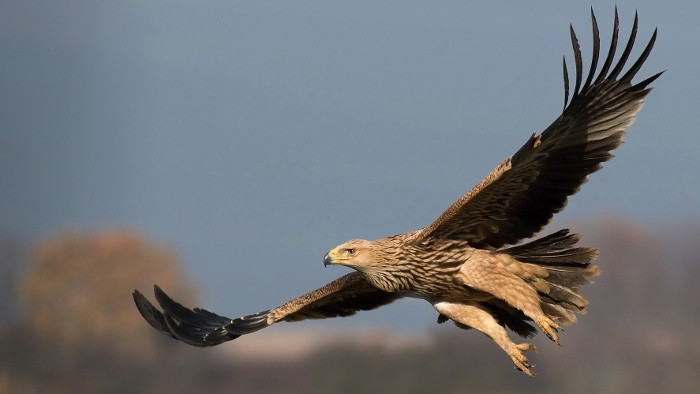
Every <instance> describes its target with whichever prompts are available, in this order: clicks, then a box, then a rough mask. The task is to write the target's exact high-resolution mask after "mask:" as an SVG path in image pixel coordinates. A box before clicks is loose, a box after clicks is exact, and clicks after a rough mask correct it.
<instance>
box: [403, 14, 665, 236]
mask: <svg viewBox="0 0 700 394" xmlns="http://www.w3.org/2000/svg"><path fill="white" fill-rule="evenodd" d="M591 20H592V24H593V58H592V61H591V65H590V71H589V73H588V77H587V78H586V80H585V82H584V83H583V85H581V82H582V74H583V71H582V68H583V66H582V60H581V51H580V49H579V45H578V40H577V38H576V35H575V33H574V30H573V28H571V42H572V45H573V49H574V59H575V62H576V85H575V88H574V93H573V96H572V98H571V103H570V104H568V97H569V77H568V72H567V68H566V61H564V90H565V102H564V107H565V109H564V111H563V113H562V114H561V116H559V118H557V119H556V120H555V121H554V123H552V124H551V125H550V126H549V127H548V128H547V129H546V130H545V131H544V132H542V133H541V134H540V135H537V136H535V135H534V134H533V136H532V137H531V138H530V139H529V140H528V141H527V142H526V143H525V145H523V147H522V148H520V150H518V152H517V153H515V154H514V155H513V156H511V157H510V158H508V159H506V160H505V161H504V162H503V163H501V164H500V165H499V166H498V167H497V168H496V169H495V170H494V171H493V172H491V173H490V174H489V175H488V176H487V177H486V178H485V179H484V180H483V181H481V183H479V184H478V185H476V186H475V187H474V188H473V189H472V190H470V191H469V192H468V193H467V194H465V195H464V196H462V197H461V198H460V199H459V200H457V201H456V202H454V203H453V204H452V205H451V206H450V207H449V208H448V209H447V210H446V211H445V212H444V213H443V214H442V215H441V216H440V217H439V218H438V219H437V220H436V221H435V222H434V223H433V224H431V225H430V226H428V227H426V228H425V229H423V230H422V231H421V232H419V233H417V235H416V236H415V237H414V238H413V239H412V240H411V242H415V243H417V242H422V241H427V240H430V239H431V238H440V239H462V240H467V241H468V242H469V243H470V244H471V245H473V246H474V247H478V248H489V247H491V248H499V247H501V246H503V245H505V244H514V243H516V242H518V241H519V240H522V239H524V238H528V237H531V236H533V235H534V234H535V233H537V232H538V231H540V230H541V229H542V228H543V227H544V226H545V225H546V224H547V223H548V222H549V221H550V220H551V218H552V216H553V215H554V214H555V213H557V212H559V211H561V210H562V209H563V208H564V206H565V205H566V202H567V198H568V196H570V195H572V194H574V193H576V192H577V191H578V190H579V188H580V187H581V185H582V184H583V183H584V182H585V181H586V179H587V178H588V175H589V174H591V173H593V172H595V171H597V170H598V169H600V168H601V163H603V162H605V161H607V160H609V159H610V158H612V157H613V154H612V153H610V151H611V150H613V149H615V148H617V147H618V146H620V145H621V144H622V143H623V137H624V135H625V128H626V127H628V126H629V125H631V124H632V122H633V121H634V118H635V114H636V113H637V112H638V111H639V110H640V108H641V107H642V104H643V98H644V97H645V96H646V95H647V94H648V93H649V91H650V90H651V88H648V87H647V86H648V85H649V84H650V83H651V82H652V81H654V80H655V79H656V78H657V77H658V76H659V75H661V73H658V74H656V75H654V76H652V77H650V78H648V79H646V80H644V81H642V82H639V83H637V84H632V78H634V76H635V75H636V74H637V72H638V71H639V69H640V68H641V66H642V64H643V63H644V61H645V60H646V59H647V56H648V55H649V53H650V52H651V49H652V47H653V46H654V41H655V40H656V30H655V31H654V34H653V35H652V37H651V40H650V41H649V43H648V44H647V46H646V48H645V49H644V51H643V52H642V54H641V55H640V56H639V59H638V60H637V61H636V62H635V63H634V64H633V65H632V66H631V67H630V68H629V70H628V71H627V72H626V73H625V74H623V75H622V76H621V77H619V75H620V73H621V71H622V69H623V67H624V66H625V63H626V62H627V59H628V57H629V55H630V52H631V51H632V46H633V44H634V40H635V37H636V34H637V15H636V14H635V17H634V26H633V28H632V33H631V35H630V39H629V41H628V42H627V45H626V46H625V49H624V51H623V53H622V55H621V57H620V59H619V60H618V62H617V64H616V65H615V66H614V67H613V68H612V71H609V70H610V67H611V65H612V62H613V57H614V55H615V49H616V46H617V36H618V30H619V21H618V15H617V9H616V10H615V25H614V29H613V36H612V43H611V45H610V50H609V51H608V55H607V58H606V59H605V62H604V64H603V67H602V68H601V69H600V72H599V73H598V76H597V78H595V79H594V74H595V73H596V69H597V65H598V57H599V53H600V38H599V34H598V24H597V22H596V19H595V15H594V14H593V10H591ZM567 104H568V106H567Z"/></svg>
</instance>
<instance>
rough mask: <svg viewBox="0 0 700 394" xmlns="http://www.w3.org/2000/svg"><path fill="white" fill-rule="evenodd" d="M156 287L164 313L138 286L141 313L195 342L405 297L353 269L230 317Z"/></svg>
mask: <svg viewBox="0 0 700 394" xmlns="http://www.w3.org/2000/svg"><path fill="white" fill-rule="evenodd" d="M154 290H155V296H156V300H157V301H158V304H160V306H161V308H163V311H160V310H158V308H156V307H155V306H153V304H151V303H150V302H149V301H148V300H147V299H146V297H144V296H143V294H141V293H140V292H139V291H138V290H134V293H133V296H134V302H135V303H136V307H137V308H138V310H139V312H141V316H143V318H144V319H146V321H147V322H148V323H149V324H150V325H151V326H153V327H154V328H156V329H157V330H158V331H161V332H163V333H164V334H166V335H169V336H171V337H173V338H175V339H179V340H180V341H182V342H185V343H188V344H190V345H193V346H214V345H218V344H220V343H223V342H226V341H230V340H232V339H236V338H238V337H239V336H241V335H244V334H249V333H251V332H254V331H257V330H260V329H262V328H265V327H267V326H269V325H272V324H274V323H277V322H279V321H289V322H293V321H299V320H306V319H325V318H330V317H341V316H350V315H353V314H355V313H356V312H357V311H361V310H370V309H375V308H378V307H380V306H382V305H386V304H388V303H390V302H392V301H394V300H396V299H397V298H400V297H401V295H398V294H396V293H387V292H385V291H382V290H379V289H377V288H376V287H374V286H372V285H371V284H369V282H367V281H366V280H365V279H364V278H363V277H362V275H361V274H360V273H358V272H353V273H351V274H348V275H345V276H342V277H340V278H338V279H336V280H334V281H333V282H331V283H329V284H327V285H325V286H323V287H321V288H319V289H316V290H314V291H312V292H310V293H308V294H305V295H303V296H301V297H298V298H295V299H293V300H291V301H289V302H287V303H286V304H284V305H282V306H280V307H277V308H275V309H272V310H268V311H263V312H260V313H256V314H254V315H248V316H243V317H240V318H238V319H230V318H228V317H224V316H219V315H217V314H215V313H212V312H209V311H207V310H204V309H200V308H194V309H189V308H186V307H184V306H182V305H181V304H179V303H178V302H175V301H173V300H172V299H171V298H170V297H168V296H167V295H166V294H165V292H163V290H161V289H160V288H159V287H158V286H155V287H154Z"/></svg>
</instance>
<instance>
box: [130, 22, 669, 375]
mask: <svg viewBox="0 0 700 394" xmlns="http://www.w3.org/2000/svg"><path fill="white" fill-rule="evenodd" d="M637 21H638V18H637V15H636V14H635V18H634V25H633V27H632V32H631V34H630V38H629V40H628V41H627V44H626V45H625V48H624V49H623V50H622V54H621V55H620V56H619V59H618V60H617V61H616V62H614V61H613V59H614V57H615V56H616V52H617V51H616V49H617V44H618V31H619V19H618V14H617V9H616V10H615V19H614V28H613V33H612V40H611V44H610V48H609V50H608V53H607V56H606V57H605V60H604V61H603V64H602V67H600V69H598V60H599V55H600V38H599V32H598V24H597V22H596V18H595V15H594V14H593V11H592V10H591V22H592V29H593V48H592V50H593V54H592V60H591V63H590V68H589V71H588V74H587V76H586V78H585V80H584V79H583V76H584V72H583V62H582V56H581V51H580V49H579V44H578V39H577V38H576V34H575V33H574V30H573V28H572V27H570V35H571V42H572V46H573V53H574V62H575V67H576V74H575V85H574V89H573V94H572V95H571V100H569V76H568V72H567V67H566V60H564V109H563V111H562V113H561V115H559V117H557V119H556V120H554V122H553V123H552V124H551V125H550V126H549V127H547V128H546V129H545V130H544V131H543V132H542V133H540V134H538V135H535V134H533V135H532V136H531V137H530V138H529V139H528V140H527V142H525V144H524V145H523V146H522V147H521V148H520V149H519V150H518V151H517V152H516V153H515V154H514V155H513V156H511V157H509V158H507V159H506V160H505V161H503V162H502V163H500V164H499V165H498V166H497V167H496V168H495V169H494V170H493V171H492V172H491V173H490V174H488V175H487V176H486V178H484V180H482V181H481V182H479V183H478V184H477V185H476V186H475V187H474V188H472V189H471V190H470V191H469V192H467V193H466V194H465V195H463V196H462V197H460V198H459V199H458V200H457V201H455V202H454V203H453V204H452V205H451V206H450V207H449V208H447V210H446V211H445V212H444V213H443V214H442V215H440V217H438V218H437V220H435V222H433V223H432V224H431V225H429V226H427V227H425V228H422V229H419V230H415V231H412V232H409V233H406V234H400V235H393V236H389V237H385V238H380V239H376V240H374V241H367V240H360V239H354V240H350V241H347V242H345V243H343V244H341V245H339V246H337V247H335V248H333V249H331V250H330V251H329V252H328V253H327V254H326V255H325V257H324V259H323V264H324V266H328V265H343V266H346V267H350V268H352V269H354V270H355V271H354V272H352V273H350V274H347V275H345V276H342V277H340V278H338V279H336V280H334V281H332V282H331V283H329V284H327V285H325V286H323V287H321V288H319V289H316V290H314V291H312V292H310V293H308V294H304V295H302V296H300V297H298V298H295V299H293V300H291V301H289V302H287V303H285V304H283V305H282V306H279V307H277V308H273V309H270V310H266V311H263V312H259V313H256V314H252V315H247V316H243V317H240V318H237V319H230V318H228V317H223V316H219V315H217V314H214V313H212V312H209V311H207V310H204V309H200V308H194V309H189V308H186V307H184V306H182V305H181V304H179V303H177V302H175V301H173V300H172V299H171V298H169V297H168V296H167V295H166V294H165V293H164V292H163V291H162V290H161V289H160V288H159V287H158V286H155V297H156V300H157V301H158V304H160V307H161V308H162V311H161V310H159V309H158V308H156V307H155V306H154V305H152V304H151V303H150V302H149V301H148V300H147V299H146V298H145V297H144V296H143V295H142V294H141V293H140V292H139V291H138V290H135V291H134V293H133V296H134V301H135V302H136V306H137V307H138V310H139V311H140V313H141V315H142V316H143V317H144V318H145V319H146V321H147V322H148V323H150V324H151V325H152V326H153V327H155V328H156V329H158V330H159V331H161V332H163V333H165V334H167V335H169V336H171V337H173V338H175V339H178V340H180V341H182V342H185V343H188V344H190V345H194V346H214V345H218V344H220V343H223V342H226V341H230V340H232V339H235V338H238V337H239V336H241V335H245V334H250V333H252V332H254V331H257V330H260V329H263V328H265V327H268V326H270V325H272V324H275V323H277V322H281V321H287V322H294V321H299V320H305V319H323V318H331V317H339V316H350V315H353V314H355V313H356V312H358V311H362V310H370V309H374V308H377V307H380V306H382V305H386V304H389V303H390V302H392V301H394V300H396V299H399V298H402V297H416V298H421V299H424V300H426V301H428V302H429V303H430V304H431V305H432V306H433V307H434V308H435V309H436V310H437V312H438V313H439V315H438V323H442V322H445V321H448V320H452V321H453V322H454V323H455V324H456V325H457V326H459V327H461V328H473V329H475V330H478V331H481V332H482V333H484V334H486V335H487V336H489V337H490V338H491V339H493V341H494V342H496V344H497V345H498V346H500V347H501V349H503V351H505V352H506V353H507V354H508V356H510V358H511V359H512V361H513V363H514V364H515V367H516V368H517V369H519V370H521V371H523V372H524V373H526V374H528V375H533V372H532V370H531V365H530V364H529V362H528V360H527V358H526V357H525V355H524V354H523V352H524V351H527V350H532V349H534V346H533V345H532V344H530V343H527V342H525V343H515V342H513V341H512V340H511V339H510V338H509V336H508V333H507V331H506V328H508V329H510V330H512V331H513V332H515V333H516V334H519V335H520V336H522V337H524V338H527V337H530V336H532V335H534V334H535V333H536V332H537V330H536V328H535V326H537V327H539V329H540V330H541V331H542V332H543V333H544V334H546V335H547V336H548V337H549V338H550V339H551V340H552V341H554V342H556V343H559V342H558V341H559V339H558V336H557V330H558V328H559V327H560V325H561V324H565V325H568V324H572V323H575V322H576V320H577V316H576V314H583V313H585V312H586V307H587V304H588V302H587V301H586V299H585V298H584V297H583V296H582V295H581V294H580V292H579V288H580V286H582V285H584V284H587V283H590V282H589V277H592V276H596V275H598V274H599V270H598V267H597V266H594V265H592V264H591V263H592V262H593V261H594V260H595V258H596V257H597V255H598V251H597V250H596V249H594V248H590V247H581V246H577V245H576V244H577V242H578V241H579V236H578V235H577V234H572V233H569V230H568V229H564V230H560V231H557V232H555V233H552V234H550V235H547V236H544V237H541V238H538V239H535V240H532V241H530V242H527V243H521V241H523V240H525V239H527V238H531V237H533V236H534V235H535V234H537V233H538V232H539V231H540V230H542V229H543V227H544V226H545V225H546V224H547V223H548V222H549V221H550V220H551V218H552V216H553V215H554V214H555V213H557V212H559V211H561V210H562V209H563V208H564V206H565V205H566V202H567V198H568V196H570V195H572V194H574V193H576V192H577V191H578V190H579V188H580V187H581V185H582V184H583V183H584V182H586V180H587V178H588V175H589V174H591V173H593V172H595V171H597V170H598V169H600V168H601V163H603V162H605V161H607V160H609V159H610V158H612V157H613V155H612V153H610V152H611V151H612V150H613V149H615V148H617V147H619V146H620V145H621V144H622V143H623V137H624V135H625V129H626V128H627V127H628V126H630V125H631V124H632V122H633V121H634V119H635V115H636V113H637V112H638V111H639V110H640V108H641V107H642V104H643V99H644V97H645V96H646V95H647V94H648V93H649V92H650V91H651V88H650V87H649V85H650V84H651V82H653V81H654V80H655V79H656V78H658V77H659V76H660V75H661V74H662V73H663V71H662V72H660V73H657V74H655V75H653V76H651V77H649V78H647V79H645V80H643V81H641V82H637V83H633V82H632V79H633V78H634V77H635V75H636V74H637V72H638V71H639V70H640V68H641V67H642V64H643V63H644V62H645V60H646V59H647V57H648V55H649V53H650V52H651V49H652V47H653V45H654V42H655V39H656V30H654V33H653V35H652V36H651V39H650V41H649V43H648V44H647V45H646V47H645V48H644V50H643V51H642V53H641V55H640V56H639V58H638V59H637V60H636V61H635V62H634V63H633V64H632V65H631V66H629V68H627V71H625V72H623V69H624V68H625V65H626V63H627V60H628V57H629V55H630V52H631V51H632V47H633V44H634V41H635V37H636V34H637ZM613 63H615V64H614V65H613ZM531 323H534V325H533V324H531Z"/></svg>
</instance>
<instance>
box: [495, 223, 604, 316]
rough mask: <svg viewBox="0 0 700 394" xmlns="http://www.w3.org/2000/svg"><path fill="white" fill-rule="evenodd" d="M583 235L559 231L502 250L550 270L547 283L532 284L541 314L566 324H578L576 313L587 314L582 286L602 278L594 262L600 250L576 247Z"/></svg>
mask: <svg viewBox="0 0 700 394" xmlns="http://www.w3.org/2000/svg"><path fill="white" fill-rule="evenodd" d="M579 239H580V236H579V235H578V234H569V230H568V229H564V230H560V231H557V232H556V233H554V234H550V235H548V236H546V237H543V238H539V239H536V240H534V241H532V242H529V243H526V244H523V245H518V246H514V247H512V248H508V249H504V250H501V251H500V252H505V253H508V254H509V255H511V256H512V257H514V258H515V259H517V260H518V261H520V262H522V263H530V264H536V265H538V266H541V267H543V268H544V269H546V270H547V274H548V275H547V276H546V277H545V278H542V279H543V281H544V283H539V284H533V286H534V287H535V288H536V289H537V291H538V293H539V295H540V301H541V307H542V311H543V312H544V313H546V314H547V315H548V316H549V317H550V318H552V319H555V320H559V321H560V322H561V323H564V324H573V323H575V322H576V320H577V319H576V313H580V314H584V313H586V306H587V305H588V301H587V300H586V299H585V298H584V297H583V296H582V295H581V293H580V292H579V287H580V286H581V285H585V284H587V283H591V282H590V280H589V279H588V278H589V277H592V276H597V275H600V270H599V269H598V267H597V266H595V265H591V263H592V262H593V261H594V260H595V259H596V257H598V250H597V249H595V248H589V247H575V246H574V245H575V244H576V243H577V242H578V240H579Z"/></svg>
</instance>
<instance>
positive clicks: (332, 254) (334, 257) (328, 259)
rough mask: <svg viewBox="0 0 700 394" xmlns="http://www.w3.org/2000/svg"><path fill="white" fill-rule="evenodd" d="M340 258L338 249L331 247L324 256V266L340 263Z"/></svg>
mask: <svg viewBox="0 0 700 394" xmlns="http://www.w3.org/2000/svg"><path fill="white" fill-rule="evenodd" d="M338 260H339V259H338V249H331V250H330V251H328V253H326V255H325V256H323V266H324V267H325V266H327V265H329V264H338Z"/></svg>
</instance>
